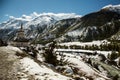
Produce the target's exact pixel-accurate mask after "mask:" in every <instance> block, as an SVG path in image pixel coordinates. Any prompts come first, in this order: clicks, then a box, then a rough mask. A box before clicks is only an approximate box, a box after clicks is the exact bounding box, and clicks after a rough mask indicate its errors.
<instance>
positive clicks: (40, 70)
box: [21, 57, 70, 80]
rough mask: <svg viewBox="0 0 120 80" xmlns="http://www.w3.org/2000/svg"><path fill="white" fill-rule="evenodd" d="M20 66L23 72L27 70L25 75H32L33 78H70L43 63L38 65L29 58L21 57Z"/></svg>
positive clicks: (61, 79)
mask: <svg viewBox="0 0 120 80" xmlns="http://www.w3.org/2000/svg"><path fill="white" fill-rule="evenodd" d="M21 64H22V65H21V66H22V69H24V72H27V75H34V77H35V79H40V80H45V79H48V80H68V79H70V78H68V77H65V76H63V75H60V74H59V73H56V72H54V71H53V70H51V69H49V68H47V67H46V66H44V65H42V64H41V65H38V64H37V63H36V62H34V61H33V60H32V59H30V58H27V57H26V58H23V59H21Z"/></svg>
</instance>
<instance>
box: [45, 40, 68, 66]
mask: <svg viewBox="0 0 120 80" xmlns="http://www.w3.org/2000/svg"><path fill="white" fill-rule="evenodd" d="M55 48H56V42H55V41H53V42H52V43H50V44H49V46H48V47H46V48H45V53H44V54H43V56H44V57H45V62H46V63H49V64H52V65H54V66H57V65H60V66H63V65H66V64H68V60H65V58H64V57H65V55H64V54H62V53H59V54H58V55H59V56H60V60H58V59H57V54H56V52H55V51H54V49H55Z"/></svg>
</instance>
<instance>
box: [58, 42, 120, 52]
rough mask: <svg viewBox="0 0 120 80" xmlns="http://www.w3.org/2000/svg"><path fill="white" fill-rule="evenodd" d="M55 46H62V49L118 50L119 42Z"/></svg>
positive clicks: (119, 47) (119, 48)
mask: <svg viewBox="0 0 120 80" xmlns="http://www.w3.org/2000/svg"><path fill="white" fill-rule="evenodd" d="M57 48H62V49H69V48H70V49H85V50H101V51H119V50H120V44H117V43H109V44H101V45H100V46H98V45H94V44H93V45H85V46H80V45H70V46H65V45H64V46H62V45H57Z"/></svg>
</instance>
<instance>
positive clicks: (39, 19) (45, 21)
mask: <svg viewBox="0 0 120 80" xmlns="http://www.w3.org/2000/svg"><path fill="white" fill-rule="evenodd" d="M76 17H80V16H79V15H76V14H75V13H58V14H55V13H42V14H38V13H36V12H33V13H32V14H30V15H28V16H27V15H22V16H21V17H19V18H15V17H13V16H10V19H9V20H8V21H5V22H3V23H1V24H0V29H1V30H0V33H1V36H0V37H3V36H8V35H10V34H11V33H13V32H15V30H17V29H19V28H20V25H21V24H23V27H24V29H26V30H27V31H26V35H27V36H28V37H31V36H33V35H34V34H36V29H38V28H39V29H40V30H41V31H44V29H45V28H46V27H47V26H49V25H51V24H54V23H55V22H56V21H59V20H62V19H68V18H76ZM6 31H7V32H6ZM8 33H9V34H8ZM27 33H28V34H27ZM3 34H4V35H3ZM34 37H35V36H34Z"/></svg>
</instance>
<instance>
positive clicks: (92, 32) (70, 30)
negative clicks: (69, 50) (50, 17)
mask: <svg viewBox="0 0 120 80" xmlns="http://www.w3.org/2000/svg"><path fill="white" fill-rule="evenodd" d="M104 8H106V7H104ZM116 8H117V9H120V8H119V5H118V7H117V5H116V6H115V10H116ZM113 10H114V9H113ZM113 10H112V11H110V10H107V9H106V10H103V8H102V9H101V10H99V11H97V12H93V13H90V14H87V15H85V16H83V17H81V18H73V19H65V20H60V21H57V22H56V23H55V24H54V25H52V26H51V27H52V28H51V29H49V31H47V32H45V33H44V35H40V38H41V39H44V40H50V39H56V38H57V40H61V41H92V40H101V39H107V38H110V37H111V36H112V35H115V34H116V33H118V31H120V27H119V26H120V14H119V13H117V12H115V11H113ZM117 35H118V34H117ZM41 36H42V37H41ZM40 38H39V39H40Z"/></svg>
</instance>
